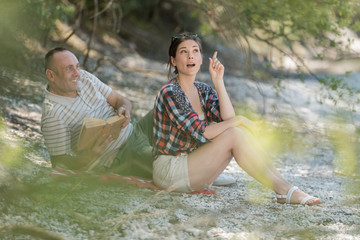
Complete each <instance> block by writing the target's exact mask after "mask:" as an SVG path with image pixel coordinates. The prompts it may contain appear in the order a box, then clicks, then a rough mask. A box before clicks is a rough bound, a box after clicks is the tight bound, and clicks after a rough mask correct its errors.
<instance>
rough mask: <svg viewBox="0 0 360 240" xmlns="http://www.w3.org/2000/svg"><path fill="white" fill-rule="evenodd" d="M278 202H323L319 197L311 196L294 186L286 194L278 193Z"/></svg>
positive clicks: (310, 203)
mask: <svg viewBox="0 0 360 240" xmlns="http://www.w3.org/2000/svg"><path fill="white" fill-rule="evenodd" d="M276 198H277V202H278V203H291V204H304V205H316V204H319V203H321V200H320V199H319V198H316V197H313V196H310V195H309V194H306V193H304V192H303V191H301V190H300V189H299V188H298V187H295V186H294V187H292V188H290V189H289V191H288V193H287V194H286V195H280V194H276Z"/></svg>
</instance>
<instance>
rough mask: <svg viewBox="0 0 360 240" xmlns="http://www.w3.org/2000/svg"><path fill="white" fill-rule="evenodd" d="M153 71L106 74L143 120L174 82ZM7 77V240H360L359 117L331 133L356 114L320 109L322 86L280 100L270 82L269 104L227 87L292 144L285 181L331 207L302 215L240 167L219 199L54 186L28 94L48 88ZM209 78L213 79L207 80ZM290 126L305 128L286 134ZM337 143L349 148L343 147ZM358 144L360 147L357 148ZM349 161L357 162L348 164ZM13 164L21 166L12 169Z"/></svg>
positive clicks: (284, 149) (296, 88) (250, 91)
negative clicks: (339, 119)
mask: <svg viewBox="0 0 360 240" xmlns="http://www.w3.org/2000/svg"><path fill="white" fill-rule="evenodd" d="M142 61H145V62H147V60H146V59H142ZM146 66H150V63H149V64H148V65H146ZM151 66H152V68H151V71H149V70H148V69H147V68H146V67H144V69H143V71H139V72H123V73H119V72H116V73H114V72H115V71H117V70H116V69H112V68H111V66H105V67H103V68H100V69H99V70H98V72H97V74H98V76H100V77H101V78H106V79H109V80H108V81H107V83H108V84H109V85H111V86H112V87H113V88H114V89H116V90H118V91H119V92H121V93H122V94H124V95H125V96H126V97H128V98H129V99H130V100H131V101H133V103H134V112H133V114H134V115H135V118H136V117H139V116H142V115H144V114H145V113H146V112H147V111H148V110H149V109H151V107H152V103H153V101H154V97H155V94H156V92H157V90H158V89H159V88H160V86H161V85H162V84H163V83H164V82H165V81H166V80H165V73H166V71H165V70H163V67H164V66H163V64H161V63H155V65H154V64H152V65H151ZM0 76H1V81H2V82H6V81H7V80H10V79H15V82H16V83H18V84H19V85H18V86H17V87H16V88H13V89H10V90H7V89H5V88H2V94H1V96H0V102H1V105H2V106H3V107H2V110H1V111H2V114H3V115H4V121H5V126H6V128H2V129H0V130H1V131H2V134H1V136H2V138H1V142H0V143H1V145H0V153H1V154H2V162H0V163H1V165H0V181H1V182H0V183H1V185H0V186H1V188H0V239H40V238H43V239H334V240H335V239H360V193H359V192H360V179H359V174H358V173H359V169H358V167H359V164H358V162H359V159H358V154H357V153H358V152H359V149H358V145H359V144H358V142H359V137H358V134H356V128H355V126H359V119H360V118H359V115H358V114H359V111H358V112H355V113H353V114H352V116H353V118H352V122H350V123H349V121H347V120H344V121H342V122H341V124H340V123H339V122H338V123H337V124H334V125H331V123H332V121H333V119H335V116H336V114H335V113H339V112H340V113H342V114H341V116H342V117H346V116H348V115H349V114H350V113H349V110H348V108H347V107H346V103H347V102H348V101H346V100H344V101H343V102H341V103H339V104H338V105H337V106H336V107H335V106H334V105H333V104H332V103H331V102H325V104H319V103H318V101H317V100H318V97H319V91H321V88H320V86H319V85H318V84H316V83H315V82H313V81H310V80H309V81H305V82H301V81H297V80H293V81H291V83H284V85H283V86H284V87H285V89H287V90H281V91H280V92H277V93H276V91H275V90H274V89H272V88H271V87H270V85H267V84H265V83H263V84H261V88H262V89H263V90H264V92H265V93H266V98H265V104H264V102H263V97H262V96H261V95H260V94H258V91H257V89H256V84H255V83H254V82H251V81H249V80H246V79H242V78H238V77H234V76H232V77H231V76H229V77H228V78H227V85H228V88H229V91H230V94H231V97H232V99H233V101H234V103H236V104H237V106H238V107H239V109H240V110H239V111H240V112H241V111H243V112H244V113H245V112H248V111H247V110H246V109H245V108H243V106H245V105H246V106H249V107H251V108H252V109H255V111H258V112H265V113H266V114H265V115H264V116H263V118H265V119H266V120H267V121H268V123H269V126H272V127H274V128H273V129H277V136H278V137H279V136H280V137H279V138H277V139H276V141H277V142H279V140H281V141H282V142H281V144H280V147H279V146H277V147H276V150H277V151H271V152H270V153H269V154H270V156H271V159H272V160H273V161H274V165H275V166H276V167H277V169H278V170H279V171H280V173H281V174H283V175H284V176H285V178H287V179H288V180H289V181H290V182H292V183H293V184H294V185H297V186H298V187H299V188H301V189H303V190H304V191H306V192H308V193H309V194H312V195H314V196H317V197H319V198H321V199H322V201H323V203H322V204H320V205H318V206H298V205H284V204H277V203H275V202H274V194H273V192H271V191H270V190H268V189H264V188H263V187H261V186H260V185H259V184H258V183H257V182H255V181H254V180H253V179H252V178H251V177H249V176H248V175H247V174H246V173H244V171H242V170H241V169H240V168H239V167H238V166H237V164H236V163H235V161H231V163H230V164H229V166H228V167H227V168H226V170H225V172H226V174H228V175H232V176H233V177H235V178H236V179H237V181H236V184H234V185H232V186H229V187H212V189H214V190H216V194H214V195H204V194H196V195H189V194H180V193H167V192H162V191H153V190H150V189H140V188H134V187H132V186H127V185H123V184H119V183H116V184H103V183H99V182H97V181H96V180H94V179H92V178H81V177H74V178H69V179H68V180H67V181H59V180H54V179H52V178H51V177H50V176H49V171H50V165H49V162H48V159H49V156H48V155H47V152H46V148H45V147H44V144H43V139H42V136H41V132H40V129H39V122H40V116H41V109H40V103H41V97H39V94H35V95H36V96H31V95H30V94H29V95H27V94H26V93H28V92H33V93H41V91H42V90H41V89H42V88H43V86H44V85H45V80H44V79H43V78H41V77H39V76H37V77H35V79H32V78H27V77H25V76H22V75H21V74H20V75H19V74H13V73H10V72H8V71H5V70H2V74H1V75H0ZM200 77H201V78H203V79H205V80H206V75H204V76H200ZM354 79H355V80H357V76H356V75H354ZM21 83H26V84H21ZM279 96H280V97H279ZM357 110H359V109H357ZM251 116H255V115H254V114H253V115H250V117H251ZM299 116H301V118H299ZM344 119H347V118H344ZM285 120H286V121H285ZM285 122H286V124H290V125H291V126H295V127H293V128H289V129H288V128H285V127H284V126H288V125H285ZM334 126H338V127H339V126H340V129H341V131H339V132H336V133H338V135H336V136H337V138H332V137H331V136H332V135H331V134H330V132H329V129H333V130H334V129H335V130H336V129H338V128H335V127H334ZM273 129H272V130H271V131H275V130H273ZM344 131H345V132H346V137H344V138H341V136H343V135H341V133H343V132H344ZM333 132H334V131H333ZM334 139H340V140H339V142H343V143H344V144H343V145H345V146H343V145H335V143H336V141H334ZM351 144H354V146H355V147H353V148H349V146H350V145H351ZM337 146H343V148H340V147H337ZM344 151H345V152H347V153H348V152H349V151H353V152H354V154H353V155H352V156H354V155H355V157H353V158H351V156H349V155H346V154H345V155H344V154H343V155H341V154H340V153H341V152H344ZM10 153H11V154H10ZM339 154H340V155H339ZM19 156H20V157H19ZM21 156H24V157H21ZM339 156H340V157H339ZM341 156H343V158H345V159H350V160H349V161H348V162H346V161H345V162H344V161H341ZM344 156H345V157H344ZM6 159H20V160H16V161H15V160H12V162H11V164H8V163H7V164H6V161H5V160H6ZM351 164H354V166H355V167H354V168H355V170H354V169H353V171H352V172H351V174H349V172H347V171H346V168H343V167H342V166H344V165H351Z"/></svg>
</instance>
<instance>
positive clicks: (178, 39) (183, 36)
mask: <svg viewBox="0 0 360 240" xmlns="http://www.w3.org/2000/svg"><path fill="white" fill-rule="evenodd" d="M186 40H194V41H195V42H196V43H197V44H198V45H199V49H200V52H202V47H201V40H200V38H199V37H198V36H197V35H196V34H192V33H188V32H184V33H180V34H175V35H173V36H172V37H171V44H170V47H169V62H168V68H169V72H168V78H169V80H170V79H171V78H172V75H173V74H175V75H177V74H178V70H177V68H176V66H175V67H174V68H175V69H174V72H171V71H172V68H173V65H172V64H171V57H173V58H175V57H176V51H177V49H178V46H179V45H180V43H182V42H184V41H186Z"/></svg>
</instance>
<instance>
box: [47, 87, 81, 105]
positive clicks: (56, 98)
mask: <svg viewBox="0 0 360 240" xmlns="http://www.w3.org/2000/svg"><path fill="white" fill-rule="evenodd" d="M80 93H81V91H78V96H79V95H80ZM78 96H77V97H74V98H73V97H65V96H60V95H57V94H54V93H52V92H50V91H49V84H46V88H45V98H47V99H49V100H51V101H53V102H56V103H58V104H61V105H71V104H73V103H74V102H75V101H76V99H77V98H78Z"/></svg>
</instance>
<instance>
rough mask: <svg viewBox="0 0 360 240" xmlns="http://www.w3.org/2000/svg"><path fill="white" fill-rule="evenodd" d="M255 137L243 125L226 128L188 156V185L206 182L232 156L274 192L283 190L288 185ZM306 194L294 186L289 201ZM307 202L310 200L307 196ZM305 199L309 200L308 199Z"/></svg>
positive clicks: (285, 190) (299, 199)
mask: <svg viewBox="0 0 360 240" xmlns="http://www.w3.org/2000/svg"><path fill="white" fill-rule="evenodd" d="M254 141H255V140H254V139H253V138H252V137H251V136H250V135H249V133H248V132H247V130H245V129H243V128H230V129H228V130H226V131H224V132H223V133H222V134H220V135H219V136H217V137H216V138H214V139H213V140H212V142H209V143H206V144H204V145H203V146H201V147H200V148H198V149H197V150H195V151H194V152H192V153H191V154H189V157H188V170H189V178H190V185H191V187H192V188H193V189H194V190H197V189H200V188H202V187H204V186H205V185H207V184H210V183H211V182H212V181H213V180H214V179H215V178H216V177H217V176H218V175H219V174H220V173H221V172H222V171H223V170H224V169H225V167H226V166H227V165H228V164H229V162H230V160H231V157H232V156H234V158H235V160H236V162H237V163H238V165H239V166H240V167H241V168H242V169H243V170H244V171H246V172H247V173H248V174H249V175H250V176H252V177H254V178H255V179H256V180H257V181H259V182H260V183H262V184H263V185H264V186H266V187H269V188H270V189H273V190H274V191H275V192H276V193H278V194H283V195H284V194H285V195H286V194H287V192H288V190H289V189H290V188H291V187H292V185H291V184H290V183H289V182H288V181H287V180H285V179H284V178H283V177H282V176H281V174H280V173H279V172H278V171H277V170H276V169H275V168H274V167H273V166H272V165H271V163H270V162H269V161H268V159H267V157H266V155H265V154H264V153H263V152H262V151H261V150H260V149H259V147H258V145H257V144H256V143H255V142H254ZM307 196H308V195H307V194H305V193H304V192H302V191H300V190H297V191H295V192H294V193H293V197H292V198H291V202H294V203H299V202H300V201H301V200H302V199H303V198H304V197H307ZM310 202H311V200H310ZM308 203H309V202H308Z"/></svg>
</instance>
